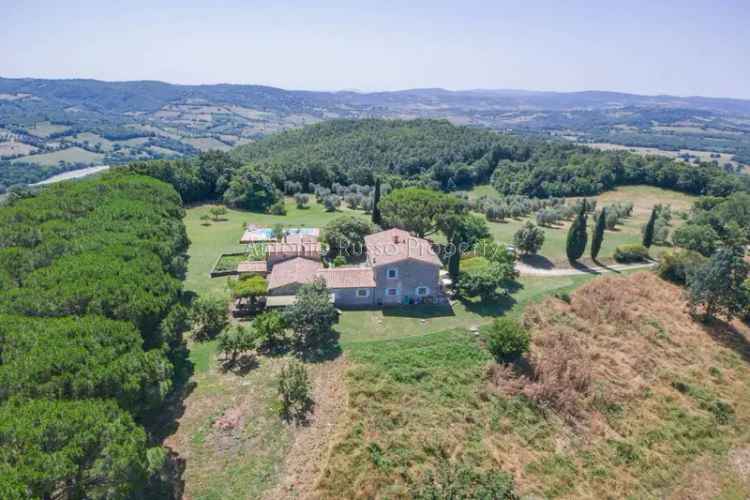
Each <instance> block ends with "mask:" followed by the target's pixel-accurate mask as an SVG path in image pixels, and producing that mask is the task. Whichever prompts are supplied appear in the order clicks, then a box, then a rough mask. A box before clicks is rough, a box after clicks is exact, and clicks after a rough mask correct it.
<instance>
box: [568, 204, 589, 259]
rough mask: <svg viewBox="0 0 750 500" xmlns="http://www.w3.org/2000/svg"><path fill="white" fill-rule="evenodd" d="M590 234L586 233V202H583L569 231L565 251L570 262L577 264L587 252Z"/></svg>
mask: <svg viewBox="0 0 750 500" xmlns="http://www.w3.org/2000/svg"><path fill="white" fill-rule="evenodd" d="M587 241H588V234H587V233H586V200H583V203H582V204H581V209H580V211H579V212H578V215H576V218H575V219H574V220H573V224H571V225H570V229H569V230H568V239H567V242H566V245H565V251H566V253H567V254H568V260H569V261H570V262H575V261H577V260H578V259H580V258H581V256H582V255H583V252H585V251H586V242H587Z"/></svg>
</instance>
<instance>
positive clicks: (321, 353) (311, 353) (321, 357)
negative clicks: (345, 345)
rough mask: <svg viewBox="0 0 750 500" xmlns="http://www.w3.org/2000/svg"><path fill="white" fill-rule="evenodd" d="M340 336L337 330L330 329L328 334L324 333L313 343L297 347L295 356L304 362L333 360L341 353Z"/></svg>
mask: <svg viewBox="0 0 750 500" xmlns="http://www.w3.org/2000/svg"><path fill="white" fill-rule="evenodd" d="M340 336H341V334H339V332H337V331H336V330H331V332H330V335H325V336H324V337H323V338H322V339H320V340H319V341H318V342H316V343H315V344H314V345H311V346H300V347H298V349H297V357H298V358H299V359H300V360H302V361H304V362H305V363H323V362H325V361H333V360H334V359H336V358H338V357H339V356H341V353H342V350H341V344H340V343H339V338H340Z"/></svg>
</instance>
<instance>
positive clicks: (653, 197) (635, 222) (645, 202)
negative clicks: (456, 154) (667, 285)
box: [469, 186, 696, 267]
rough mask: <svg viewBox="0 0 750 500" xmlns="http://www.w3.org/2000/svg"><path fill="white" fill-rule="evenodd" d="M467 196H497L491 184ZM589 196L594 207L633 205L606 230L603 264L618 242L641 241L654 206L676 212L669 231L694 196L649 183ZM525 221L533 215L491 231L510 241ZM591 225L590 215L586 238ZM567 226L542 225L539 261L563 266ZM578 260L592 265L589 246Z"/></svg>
mask: <svg viewBox="0 0 750 500" xmlns="http://www.w3.org/2000/svg"><path fill="white" fill-rule="evenodd" d="M469 195H470V196H472V197H479V196H482V195H488V196H492V197H495V196H498V195H497V193H496V192H495V191H494V190H493V189H492V188H491V187H490V186H480V187H477V188H476V189H474V190H473V191H471V192H470V193H469ZM589 199H595V200H597V207H601V206H604V205H608V204H612V203H617V202H626V201H630V202H633V204H634V209H633V216H632V217H630V218H628V219H625V221H624V223H623V224H622V225H620V226H618V227H617V229H616V230H614V231H606V232H605V235H604V242H603V244H602V249H601V251H600V253H599V260H600V261H601V262H603V263H605V264H611V263H613V262H614V261H613V260H612V255H613V254H614V251H615V248H616V247H617V246H618V245H625V244H634V243H641V240H642V236H641V227H642V226H643V225H644V224H645V223H646V222H647V221H648V218H649V216H650V214H651V210H652V208H653V206H654V205H656V204H658V203H662V204H669V205H671V206H672V212H673V214H675V215H674V216H673V218H672V231H674V228H676V227H677V226H679V224H680V223H681V219H680V218H679V217H677V216H676V212H685V211H687V210H689V209H690V206H691V205H692V203H693V201H694V200H695V199H696V197H694V196H690V195H686V194H683V193H678V192H676V191H668V190H666V189H660V188H655V187H650V186H624V187H620V188H617V189H615V190H613V191H608V192H606V193H602V194H600V195H598V196H594V197H591V198H589ZM528 220H531V221H532V222H535V221H534V218H533V216H532V217H530V218H520V219H510V218H509V219H507V221H506V222H490V223H489V226H490V231H491V232H492V236H493V237H494V238H495V239H496V240H497V241H500V242H503V243H508V244H510V243H512V241H513V235H514V234H515V232H516V231H518V230H519V229H520V228H521V227H522V226H523V225H524V224H525V223H526V222H527V221H528ZM593 224H594V220H593V218H592V217H589V231H588V234H589V241H590V239H591V234H592V227H593ZM569 226H570V223H569V222H563V223H561V224H558V225H557V226H555V227H551V228H549V227H545V228H543V229H544V232H545V241H544V246H542V249H541V251H540V255H541V256H542V257H543V258H544V259H543V260H544V261H547V262H546V263H544V262H542V263H541V264H543V265H554V266H555V267H561V266H562V267H564V266H567V265H568V264H567V257H566V255H565V241H566V237H567V234H568V228H569ZM664 250H665V247H659V246H654V247H652V249H651V254H652V256H653V257H657V256H658V255H659V254H660V253H661V252H663V251H664ZM581 262H583V263H584V264H592V262H591V259H590V257H589V253H588V249H587V253H586V254H585V255H584V258H583V259H581Z"/></svg>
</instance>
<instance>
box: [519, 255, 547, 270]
mask: <svg viewBox="0 0 750 500" xmlns="http://www.w3.org/2000/svg"><path fill="white" fill-rule="evenodd" d="M520 260H521V262H523V263H524V264H526V265H527V266H531V267H533V268H535V269H552V268H553V267H555V264H554V263H553V262H552V261H551V260H549V259H548V258H547V257H545V256H543V255H523V256H521V259H520Z"/></svg>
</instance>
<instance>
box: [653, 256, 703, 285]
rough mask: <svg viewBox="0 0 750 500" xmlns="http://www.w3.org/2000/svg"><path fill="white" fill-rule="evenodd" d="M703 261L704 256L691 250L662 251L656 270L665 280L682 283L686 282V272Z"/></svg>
mask: <svg viewBox="0 0 750 500" xmlns="http://www.w3.org/2000/svg"><path fill="white" fill-rule="evenodd" d="M705 261H706V258H705V257H703V256H702V255H701V254H699V253H698V252H693V251H692V250H680V251H669V252H664V253H663V254H662V255H661V261H660V262H659V266H658V267H657V268H656V272H657V273H658V274H659V276H660V277H661V278H663V279H665V280H669V281H672V282H674V283H679V284H680V285H684V284H685V283H687V277H688V273H689V272H690V271H691V270H692V269H695V268H696V267H698V266H700V265H702V264H703V263H705Z"/></svg>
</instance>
